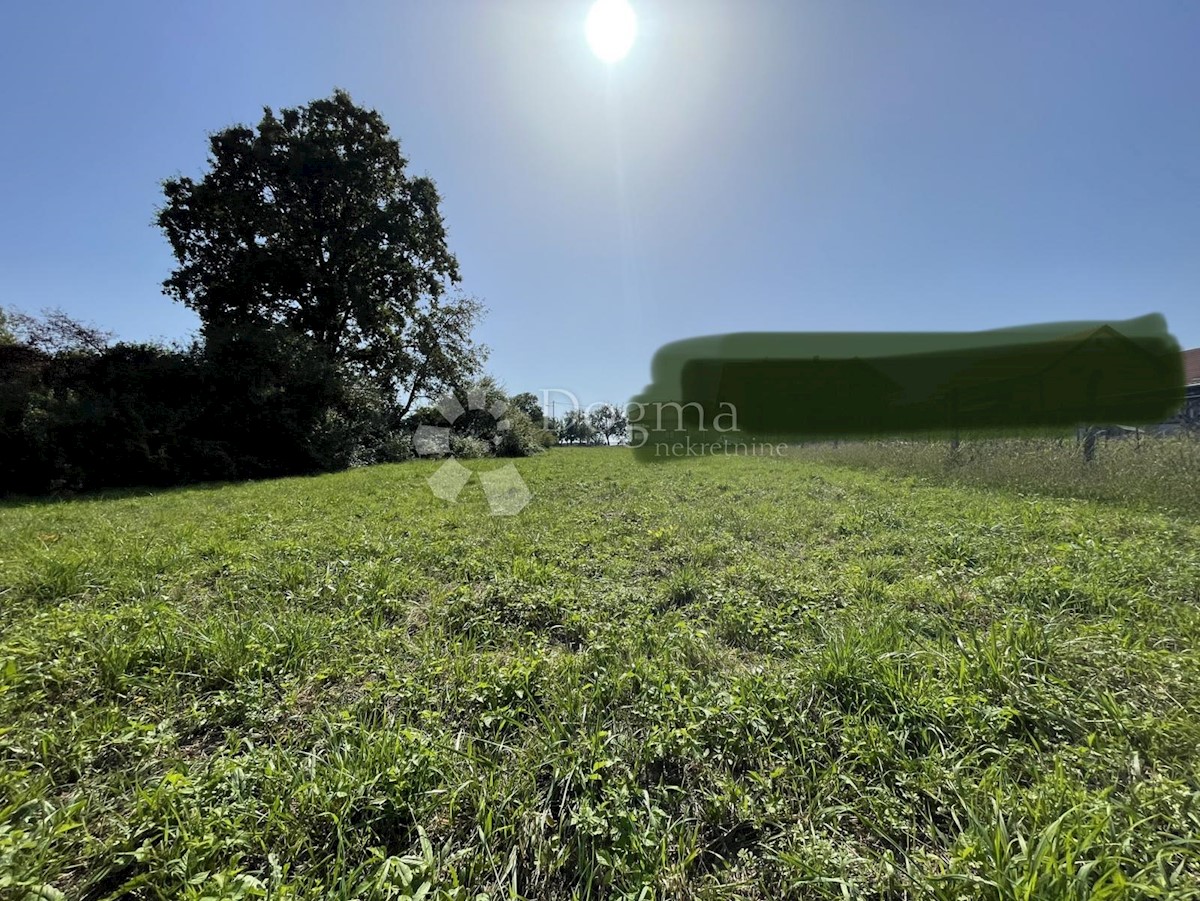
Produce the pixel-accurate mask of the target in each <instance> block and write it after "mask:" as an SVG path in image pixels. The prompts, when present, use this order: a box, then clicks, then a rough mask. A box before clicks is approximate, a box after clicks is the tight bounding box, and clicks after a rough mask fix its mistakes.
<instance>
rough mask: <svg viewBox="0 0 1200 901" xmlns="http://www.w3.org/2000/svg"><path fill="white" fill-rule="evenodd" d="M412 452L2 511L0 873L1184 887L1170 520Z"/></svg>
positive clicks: (835, 473)
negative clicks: (514, 500)
mask: <svg viewBox="0 0 1200 901" xmlns="http://www.w3.org/2000/svg"><path fill="white" fill-rule="evenodd" d="M1101 459H1103V448H1102V449H1101ZM438 465H439V464H438V463H437V462H436V461H432V462H420V461H418V462H413V463H409V464H405V465H403V466H379V467H372V468H370V469H359V470H353V471H350V472H345V473H339V474H336V475H327V476H320V477H316V478H306V479H285V480H275V481H270V482H259V483H254V484H247V485H233V486H222V487H205V488H185V489H180V490H177V491H170V492H161V493H158V494H156V495H153V496H141V495H132V494H131V495H125V496H120V495H118V496H113V497H109V498H88V499H86V500H73V501H66V502H55V503H45V502H40V501H35V502H26V503H24V504H22V505H19V506H17V505H10V506H9V508H8V509H6V510H3V511H0V513H2V515H0V585H2V586H4V593H3V601H2V603H3V610H4V616H3V631H2V633H0V723H3V730H2V731H0V895H3V896H4V897H13V898H22V897H37V898H61V897H67V898H72V899H75V898H79V899H93V901H99V899H102V898H141V897H145V898H180V899H184V901H189V899H190V901H200V899H202V898H261V897H269V898H295V899H301V898H303V899H314V901H315V899H338V898H342V899H350V898H355V899H364V901H370V899H389V898H390V899H400V898H419V897H426V898H460V899H463V901H475V899H477V898H479V897H489V898H508V899H522V898H526V899H567V898H572V897H575V898H618V897H621V898H639V897H640V898H664V899H665V898H708V899H756V898H761V899H776V898H797V899H809V898H813V899H838V901H841V899H845V898H878V899H884V898H889V899H905V898H911V899H918V898H931V899H935V901H957V899H963V898H972V899H976V898H978V899H997V901H999V899H1016V898H1020V899H1047V901H1083V899H1102V898H1108V899H1116V898H1128V899H1132V898H1147V899H1148V898H1172V899H1187V898H1192V899H1196V898H1197V897H1200V838H1198V836H1200V782H1198V777H1197V769H1196V750H1197V747H1200V651H1198V649H1200V613H1198V611H1197V605H1196V598H1197V596H1198V594H1200V529H1198V528H1197V526H1196V523H1195V521H1194V520H1189V519H1187V518H1182V517H1171V516H1167V515H1163V514H1161V513H1152V512H1148V511H1146V510H1144V509H1140V508H1139V509H1130V508H1127V507H1124V506H1122V505H1120V504H1115V503H1112V504H1095V503H1091V502H1086V501H1073V500H1055V499H1048V498H1046V497H1044V496H1042V497H1039V496H1020V495H1019V494H1018V493H1016V492H1015V491H1012V490H992V489H981V488H964V487H940V486H936V485H930V484H927V483H924V482H922V481H919V480H917V479H915V478H912V477H908V478H895V477H891V476H885V475H881V474H876V473H864V472H854V471H850V470H848V469H844V468H841V469H839V468H833V467H828V466H825V465H821V464H816V463H811V462H805V461H802V460H797V459H787V458H747V457H709V458H705V459H696V460H680V461H676V462H675V463H672V464H671V465H660V466H638V465H635V464H633V461H632V453H631V452H630V451H628V450H624V449H612V450H588V449H581V450H571V451H566V450H557V451H551V452H550V453H547V454H542V455H540V456H538V457H535V458H533V459H529V460H520V461H517V466H518V467H519V469H520V471H521V474H522V476H523V477H524V479H525V481H526V482H527V484H528V485H529V488H530V489H531V490H532V492H533V495H534V500H533V502H532V503H531V504H530V505H529V506H528V507H527V508H526V509H525V510H524V511H523V512H522V513H521V515H520V516H517V517H512V518H493V517H491V516H489V508H488V505H487V502H486V500H485V498H484V496H483V492H482V489H481V488H480V487H479V485H478V484H473V485H472V486H471V487H470V488H468V489H467V490H466V491H464V493H463V495H462V496H461V497H460V499H459V502H458V503H457V504H453V505H451V504H447V503H445V502H443V501H440V500H438V499H437V498H435V497H433V496H432V494H431V493H430V491H429V488H428V486H427V485H426V483H425V479H426V477H427V476H429V475H430V474H431V473H433V471H434V470H435V469H436V468H437V466H438ZM470 465H471V466H478V467H480V468H481V469H487V468H493V467H495V466H496V464H494V463H485V464H470ZM26 893H28V894H26Z"/></svg>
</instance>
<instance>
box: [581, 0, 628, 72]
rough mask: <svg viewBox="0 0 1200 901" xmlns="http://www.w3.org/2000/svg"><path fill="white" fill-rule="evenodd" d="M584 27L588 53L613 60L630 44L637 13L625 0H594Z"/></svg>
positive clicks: (623, 54)
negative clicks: (589, 50) (589, 51)
mask: <svg viewBox="0 0 1200 901" xmlns="http://www.w3.org/2000/svg"><path fill="white" fill-rule="evenodd" d="M584 27H585V30H586V33H587V42H588V46H590V47H591V48H592V52H593V53H594V54H596V56H598V57H599V58H600V59H602V60H604V62H606V63H615V62H617V61H619V60H622V59H624V58H625V55H626V54H627V53H629V49H630V48H631V47H632V46H633V39H634V38H636V37H637V16H636V15H634V12H633V7H631V6H630V5H629V3H628V2H627V0H596V2H595V3H593V4H592V8H591V10H590V11H589V12H588V17H587V24H586V25H585V26H584Z"/></svg>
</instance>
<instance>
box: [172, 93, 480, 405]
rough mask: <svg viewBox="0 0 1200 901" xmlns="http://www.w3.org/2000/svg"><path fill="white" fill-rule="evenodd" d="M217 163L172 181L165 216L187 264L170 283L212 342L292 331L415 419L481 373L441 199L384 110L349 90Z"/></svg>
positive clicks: (227, 150) (218, 154)
mask: <svg viewBox="0 0 1200 901" xmlns="http://www.w3.org/2000/svg"><path fill="white" fill-rule="evenodd" d="M208 163H209V165H208V171H207V172H206V173H205V174H204V176H203V177H202V178H201V179H199V180H198V181H197V180H194V179H192V178H189V177H185V176H180V177H177V178H172V179H168V180H166V181H165V182H164V183H163V191H164V194H165V198H166V202H165V204H164V206H163V207H162V208H161V209H160V210H159V212H158V217H157V221H158V224H159V226H160V227H161V228H162V230H163V232H164V233H165V235H166V237H167V240H168V241H169V242H170V244H171V248H172V250H173V251H174V254H175V258H176V260H177V262H178V266H177V268H176V269H175V271H174V272H173V273H172V275H171V276H170V278H168V279H167V280H166V281H165V282H164V284H163V287H164V289H165V290H166V292H167V293H168V294H169V295H170V296H172V297H174V298H176V299H177V300H180V301H182V302H183V303H185V304H186V305H187V306H189V307H190V308H192V309H193V310H195V311H196V313H197V314H198V315H199V316H200V319H201V322H202V323H203V325H204V328H205V331H206V333H208V332H210V331H212V330H221V331H222V332H224V333H226V334H228V333H230V332H233V333H236V332H237V331H238V330H240V329H242V328H244V327H259V328H261V327H264V326H274V325H282V326H285V327H286V328H288V329H289V330H291V331H293V332H295V333H298V334H302V335H304V336H306V337H307V338H308V339H309V341H311V343H312V345H313V347H314V349H315V350H318V351H320V352H323V353H324V354H325V355H326V356H327V357H328V358H329V359H330V360H331V361H332V362H334V363H336V364H338V365H340V366H344V367H347V369H348V370H349V371H350V372H352V373H353V374H355V375H356V376H362V377H365V378H367V379H369V380H371V381H372V382H374V383H375V384H376V385H378V386H379V387H380V388H382V389H384V390H386V391H388V392H390V393H391V395H392V396H393V397H399V398H400V403H401V407H402V409H403V411H404V412H407V410H408V409H409V407H411V405H412V402H413V400H414V399H415V398H416V397H418V396H422V395H426V396H427V395H430V394H432V393H435V392H437V391H440V390H443V389H444V388H445V387H448V386H450V385H453V384H455V383H460V382H462V381H463V380H464V379H465V378H467V377H469V376H470V375H471V374H472V373H473V372H474V371H475V370H476V369H477V368H478V366H479V364H480V363H481V362H482V356H483V353H484V349H483V348H481V347H479V346H477V345H476V344H475V343H474V342H473V341H472V338H471V328H472V326H473V325H474V323H475V321H476V320H477V319H478V317H479V314H480V312H481V306H480V304H479V303H478V302H477V301H475V300H473V299H471V298H469V297H465V296H462V295H460V294H458V293H452V291H451V289H452V288H453V287H454V286H455V285H457V284H458V282H459V280H460V279H459V269H458V261H457V259H456V258H455V256H454V254H452V253H451V252H450V250H449V248H448V247H447V242H446V229H445V225H444V223H443V220H442V215H441V210H440V197H439V195H438V192H437V188H436V186H435V185H434V183H433V181H432V180H431V179H429V178H427V177H423V176H417V177H414V176H411V175H409V174H408V173H407V171H406V167H407V160H406V159H405V158H404V156H403V155H402V153H401V151H400V144H399V142H398V141H397V140H396V139H395V138H393V137H392V136H391V134H390V131H389V129H388V126H387V124H386V123H385V122H384V121H383V119H382V117H381V116H380V115H379V114H378V113H377V112H375V111H373V110H367V109H364V108H362V107H359V106H357V105H355V103H354V102H353V101H352V100H351V98H350V96H349V94H347V93H346V92H344V91H335V92H334V94H333V95H332V96H331V97H329V98H326V99H321V100H315V101H313V102H311V103H309V104H307V105H306V106H302V107H297V108H290V109H283V110H281V111H280V112H279V113H278V114H276V113H275V112H274V111H272V110H271V109H270V108H269V107H268V108H266V109H264V111H263V117H262V120H261V121H260V122H259V124H258V126H257V128H249V127H246V126H244V125H236V126H233V127H230V128H226V129H224V130H223V131H220V132H217V133H216V134H213V135H212V136H211V137H210V138H209V161H208Z"/></svg>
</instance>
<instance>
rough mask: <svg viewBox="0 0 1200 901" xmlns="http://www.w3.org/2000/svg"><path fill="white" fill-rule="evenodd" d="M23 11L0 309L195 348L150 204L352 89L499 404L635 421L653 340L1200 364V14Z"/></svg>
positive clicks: (0, 66) (729, 8)
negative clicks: (1029, 340)
mask: <svg viewBox="0 0 1200 901" xmlns="http://www.w3.org/2000/svg"><path fill="white" fill-rule="evenodd" d="M588 5H589V4H588V3H587V2H567V0H553V2H549V0H548V2H534V0H487V2H483V0H480V2H474V3H473V2H467V0H439V2H432V0H429V2H420V3H416V2H412V3H409V2H401V0H392V2H387V3H374V2H360V0H355V2H354V3H345V4H332V3H325V4H307V3H301V2H296V0H289V2H278V3H260V2H249V0H242V2H238V3H222V2H212V0H210V2H205V3H200V4H170V3H161V2H157V3H119V2H112V3H95V4H62V3H55V2H37V3H33V2H28V0H24V2H18V3H15V4H10V5H9V6H8V8H7V10H6V15H5V23H4V29H3V32H2V35H0V78H2V81H3V84H4V85H5V100H6V102H5V104H4V117H3V121H4V126H3V134H4V140H3V141H0V210H2V213H0V305H4V306H15V307H19V308H23V309H26V310H37V309H39V308H42V307H54V306H59V307H62V308H63V309H65V310H67V311H68V312H70V313H72V314H73V315H76V316H79V317H82V318H85V319H88V320H91V321H94V322H96V323H97V324H100V325H103V326H105V327H107V328H109V329H111V330H113V331H115V332H116V333H117V334H118V335H119V336H120V337H123V338H128V339H146V338H156V337H158V338H167V339H171V338H182V337H186V336H187V335H188V334H189V333H190V332H191V331H192V330H193V329H194V328H195V326H196V320H195V319H194V317H193V316H192V314H191V313H190V312H189V311H187V310H186V309H185V308H183V307H182V306H180V305H178V304H176V303H174V302H173V301H171V300H169V299H167V298H166V297H164V296H163V295H162V294H161V291H160V287H159V286H160V283H161V281H162V280H163V279H164V278H165V277H166V276H167V274H168V273H169V271H170V267H171V257H170V254H169V252H168V249H167V246H166V243H165V241H164V240H163V238H162V237H161V236H160V234H159V233H158V232H157V231H156V230H155V229H154V227H153V226H152V224H151V223H152V218H153V215H154V210H155V207H156V206H157V204H158V202H159V184H158V183H159V181H160V179H162V178H164V177H167V176H171V175H175V174H179V173H182V174H187V175H199V174H200V173H201V172H202V169H203V165H204V161H205V135H206V133H208V132H210V131H215V130H217V129H220V128H222V127H225V126H227V125H230V124H233V123H236V122H247V123H254V122H257V120H258V118H259V116H260V115H261V110H262V107H263V106H265V105H269V106H272V107H275V108H279V107H281V106H291V105H297V104H301V103H304V102H307V101H308V100H311V99H314V98H316V97H320V96H326V95H328V94H329V93H330V92H331V91H332V89H333V88H334V87H335V86H336V87H342V88H345V89H346V90H348V91H349V92H350V93H351V95H352V96H353V97H354V98H355V100H356V101H358V102H359V103H361V104H364V105H367V106H371V107H374V108H376V109H378V110H379V111H380V112H381V113H382V114H383V116H384V118H385V119H386V120H387V121H388V122H389V123H390V125H391V126H392V129H393V131H394V133H395V134H396V136H397V137H399V138H400V140H401V144H402V147H403V149H404V151H405V153H406V155H407V156H408V158H409V160H410V163H411V167H412V169H413V170H414V171H415V172H416V173H420V174H428V175H431V176H432V177H433V178H434V179H435V180H436V182H437V183H438V186H439V189H440V190H441V192H442V195H443V200H444V206H443V209H444V213H445V216H446V220H447V224H448V227H449V231H450V240H451V246H452V249H453V250H454V251H455V252H456V253H457V254H458V257H459V260H460V263H461V265H462V272H463V276H464V285H463V287H464V288H465V290H467V291H468V292H469V293H471V294H474V295H476V296H478V297H480V298H481V299H482V300H483V301H484V302H485V303H486V304H487V305H488V307H489V308H490V312H489V314H488V317H487V319H486V320H485V322H484V323H483V325H482V327H481V329H480V338H481V339H482V340H483V341H485V342H486V343H487V344H489V345H490V346H491V348H492V357H491V361H490V364H489V369H490V370H491V371H492V372H493V373H494V374H495V375H496V376H498V377H499V378H500V379H501V380H502V381H503V382H504V383H505V384H506V385H507V386H508V387H509V388H510V389H511V390H513V391H518V390H540V389H544V388H562V389H566V390H570V391H572V392H574V393H575V394H577V395H578V396H579V397H580V398H581V399H582V400H583V401H584V402H585V403H589V402H593V401H598V400H615V401H622V400H625V399H627V398H628V397H629V396H630V395H631V394H633V393H635V392H636V391H638V390H639V389H640V388H641V387H642V386H643V385H644V384H645V383H646V382H647V381H648V379H649V362H650V357H651V356H652V354H653V352H654V350H655V349H656V348H657V347H658V346H659V345H661V344H664V343H666V342H668V341H672V340H675V339H679V338H686V337H691V336H695V335H701V334H710V333H716V332H727V331H766V330H908V329H951V330H962V329H977V328H990V327H1000V326H1006V325H1017V324H1022V323H1029V322H1042V321H1055V320H1069V319H1105V318H1109V319H1117V318H1126V317H1130V316H1135V315H1139V314H1143V313H1148V312H1161V313H1163V314H1164V315H1165V316H1166V317H1167V322H1168V324H1169V326H1170V327H1171V330H1172V331H1173V332H1174V334H1175V335H1176V337H1178V338H1179V340H1180V341H1181V343H1183V344H1184V346H1186V347H1192V346H1196V345H1200V302H1197V301H1198V297H1197V294H1198V292H1197V289H1198V288H1200V105H1198V104H1197V91H1198V90H1200V53H1197V48H1198V47H1200V4H1196V3H1189V2H1183V0H1161V2H1159V0H1155V2H1151V3H1133V2H1128V3H1121V4H1114V3H1105V2H1095V0H1092V2H1059V3H1053V4H1046V3H1035V2H1015V3H1003V4H1001V3H994V4H984V3H950V2H938V3H874V4H869V3H865V2H846V0H838V2H833V0H829V2H820V3H804V2H794V0H786V2H766V0H736V2H735V0H730V2H727V3H713V2H705V0H671V2H668V0H633V5H634V8H635V9H636V11H637V13H638V16H639V28H640V33H639V36H638V40H637V43H636V44H635V45H634V47H633V50H632V52H631V53H630V55H629V56H628V57H627V58H626V59H625V60H623V61H622V62H621V63H618V64H616V65H614V66H612V67H611V68H610V67H608V66H606V65H605V64H603V63H601V62H600V61H598V60H597V59H596V58H595V57H594V56H593V55H592V54H591V52H590V50H589V49H588V46H587V44H586V42H585V40H584V33H583V23H584V19H585V17H586V14H587V9H588Z"/></svg>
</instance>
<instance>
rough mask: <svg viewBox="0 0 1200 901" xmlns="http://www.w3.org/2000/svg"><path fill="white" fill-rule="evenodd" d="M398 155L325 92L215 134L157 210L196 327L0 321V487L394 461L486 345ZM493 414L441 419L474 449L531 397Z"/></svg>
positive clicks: (530, 434) (474, 309)
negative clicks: (121, 328)
mask: <svg viewBox="0 0 1200 901" xmlns="http://www.w3.org/2000/svg"><path fill="white" fill-rule="evenodd" d="M406 165H407V162H406V160H405V159H404V157H403V156H402V155H401V153H400V146H399V144H398V142H397V141H396V140H394V139H393V138H392V137H391V136H390V134H389V131H388V127H387V125H386V124H385V123H384V122H383V120H382V119H381V118H380V117H379V115H378V114H377V113H375V112H372V111H369V110H365V109H363V108H361V107H358V106H356V105H355V104H354V103H353V102H352V101H351V99H350V97H349V96H348V95H346V94H345V93H344V92H340V91H339V92H336V93H335V94H334V95H333V96H332V97H330V98H328V99H324V100H317V101H314V102H312V103H310V104H308V105H307V106H303V107H299V108H296V109H285V110H282V111H281V112H280V113H278V114H276V113H274V112H273V111H271V110H270V109H267V110H265V112H264V114H263V118H262V120H261V122H260V123H259V125H258V126H257V128H248V127H245V126H235V127H232V128H227V129H225V130H223V131H220V132H217V133H216V134H214V135H212V136H211V137H210V138H209V163H208V169H207V171H206V173H205V174H204V176H203V178H201V179H199V180H193V179H191V178H187V177H178V178H172V179H168V180H167V181H166V182H164V184H163V191H164V201H165V202H164V205H163V207H162V208H161V209H160V210H159V212H158V224H159V225H160V227H161V228H162V230H163V232H164V234H165V235H166V237H167V239H168V241H169V242H170V245H171V248H172V250H173V251H174V254H175V258H176V262H177V266H176V269H175V270H174V272H173V273H172V274H171V276H170V277H169V278H168V279H167V280H166V282H165V283H164V288H165V290H166V292H167V294H168V295H170V296H171V297H174V298H175V299H176V300H178V301H180V302H182V303H184V304H186V305H187V306H188V307H190V308H191V309H193V310H195V311H196V313H197V314H198V315H199V317H200V321H201V332H200V335H199V336H198V337H197V338H196V339H195V340H193V341H192V342H190V343H187V344H185V345H182V346H172V347H164V346H159V345H154V344H129V343H117V344H113V343H112V341H111V336H109V335H107V334H105V333H103V332H101V331H99V330H97V329H95V328H92V327H90V326H88V325H87V324H83V323H79V322H76V321H74V320H72V319H71V318H69V317H67V316H65V315H64V314H62V313H60V312H57V311H50V312H48V313H46V314H45V315H43V316H42V317H40V318H39V317H36V316H29V315H27V314H22V313H19V312H17V311H12V310H10V311H7V313H5V314H2V315H0V442H2V443H3V446H4V449H5V452H4V455H3V458H2V460H0V492H8V493H11V492H18V493H41V492H47V491H61V490H81V489H91V488H98V487H105V486H119V485H142V484H144V485H162V484H175V483H180V482H189V481H195V480H201V479H242V478H254V477H262V476H278V475H286V474H292V473H308V472H319V471H323V470H332V469H339V468H343V467H346V466H350V465H355V464H360V463H371V462H380V461H386V460H395V459H403V458H404V457H405V456H407V455H409V454H410V453H411V440H410V439H409V437H408V436H409V434H410V433H411V431H412V429H413V428H414V427H415V425H416V423H417V421H418V417H415V415H414V414H416V413H417V412H418V411H419V410H420V408H421V406H422V404H426V403H429V402H431V401H432V400H434V399H436V398H437V397H438V396H439V395H440V394H442V393H443V392H447V391H453V392H456V393H457V394H458V395H460V396H461V397H464V398H465V395H466V391H467V389H468V388H470V387H471V386H473V385H475V384H476V383H477V382H478V380H479V379H480V377H481V375H480V373H481V367H482V364H483V362H484V358H485V353H486V348H484V347H481V346H480V345H478V344H476V343H475V342H474V340H473V338H472V331H473V329H474V327H475V325H476V323H477V321H478V319H479V317H480V315H481V313H482V309H483V308H482V306H481V304H480V303H479V302H478V301H476V300H474V299H473V298H471V297H468V296H465V295H462V294H460V293H458V292H457V289H456V286H457V284H458V282H459V274H458V261H457V260H456V258H455V257H454V255H453V254H452V253H451V252H450V251H449V249H448V248H447V246H446V234H445V229H444V227H443V223H442V218H441V213H440V209H439V203H440V200H439V197H438V193H437V190H436V188H435V186H434V184H433V182H432V181H431V180H429V179H428V178H418V177H412V176H410V175H408V174H407V172H406ZM485 387H486V390H487V391H489V392H490V396H491V397H493V398H495V397H497V396H498V395H499V394H500V389H499V387H498V386H497V385H496V384H495V383H494V382H490V381H489V382H487V383H486V386H485ZM534 410H536V404H535V405H534ZM425 418H426V419H428V418H429V416H428V415H426V417H425ZM539 418H540V416H539ZM509 424H510V425H511V428H510V429H509V430H508V432H507V434H506V437H505V438H504V440H503V441H493V440H492V439H493V438H494V437H495V425H496V423H495V421H494V420H489V421H488V422H486V423H483V422H480V421H479V417H475V418H474V419H473V420H471V421H470V423H469V424H468V425H466V426H458V424H456V429H457V430H458V431H460V432H463V429H466V431H465V432H463V433H462V434H460V435H459V438H461V439H462V440H469V441H474V442H476V443H475V444H471V445H470V447H471V448H472V449H474V450H476V451H479V452H488V453H494V452H497V451H499V452H501V453H505V454H509V455H522V454H527V453H532V452H534V451H535V450H538V449H540V448H541V447H542V445H543V444H545V443H546V440H545V437H544V435H543V434H542V430H541V429H540V427H535V426H534V425H533V422H532V421H531V420H530V418H529V413H528V411H526V412H521V411H520V410H516V411H514V412H513V415H512V416H510V417H509Z"/></svg>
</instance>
